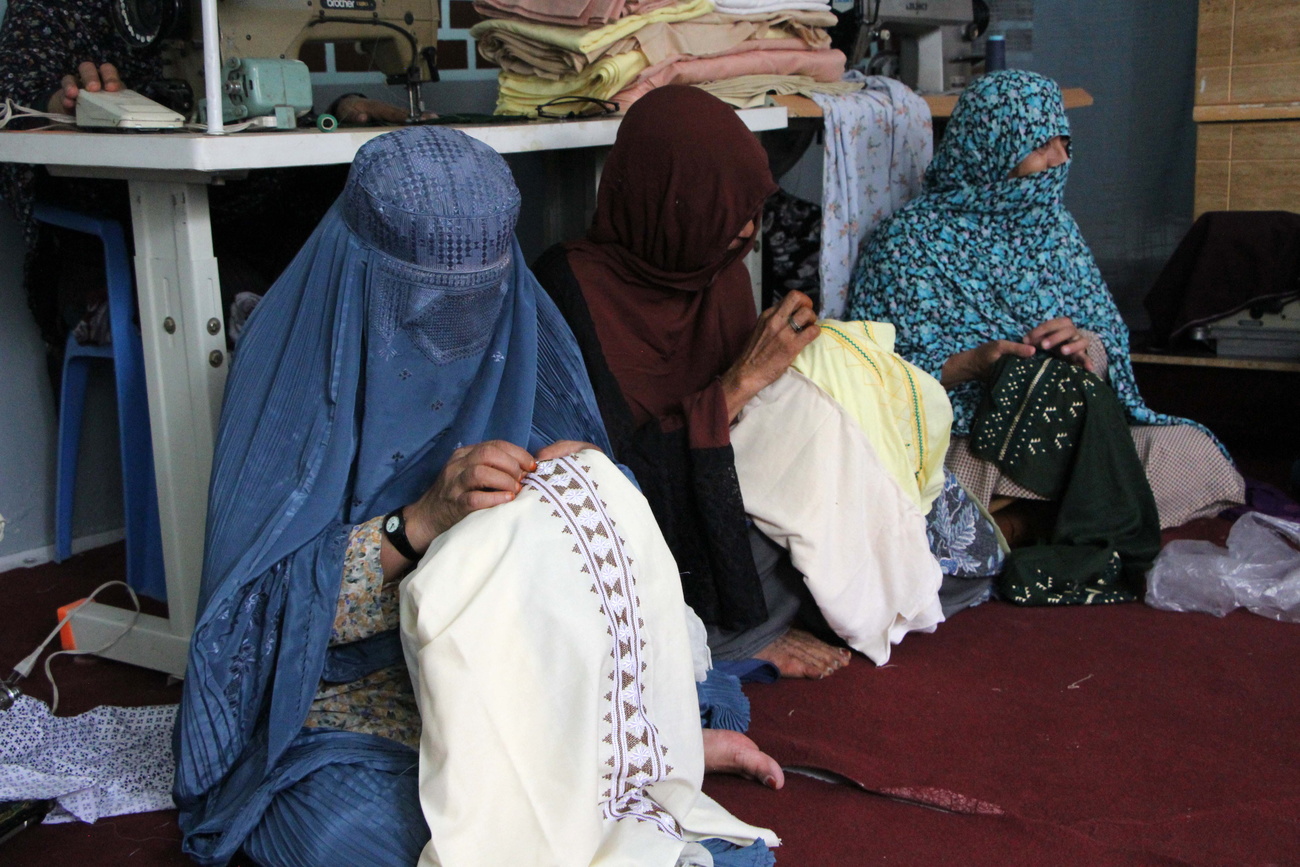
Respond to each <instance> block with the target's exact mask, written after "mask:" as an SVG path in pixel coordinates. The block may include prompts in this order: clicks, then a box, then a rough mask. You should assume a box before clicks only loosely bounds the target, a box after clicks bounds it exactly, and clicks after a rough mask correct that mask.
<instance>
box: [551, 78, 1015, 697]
mask: <svg viewBox="0 0 1300 867" xmlns="http://www.w3.org/2000/svg"><path fill="white" fill-rule="evenodd" d="M775 189H776V183H775V181H774V180H773V179H772V175H771V172H770V170H769V168H768V162H767V156H766V154H765V153H764V151H763V148H762V146H761V145H760V144H759V142H758V140H757V138H756V137H755V136H754V134H753V133H751V132H750V131H749V130H748V129H746V127H745V125H744V123H743V121H741V120H740V119H739V118H738V117H737V116H736V113H735V111H733V110H732V109H731V108H730V107H729V106H727V105H725V104H724V103H723V102H721V101H720V100H718V99H716V98H715V97H713V96H711V95H709V94H707V93H705V92H703V91H701V90H699V89H697V88H693V87H686V86H679V85H669V86H666V87H662V88H659V89H657V90H654V91H652V92H651V93H649V94H648V95H646V96H645V97H644V98H642V99H640V100H638V101H637V102H636V104H634V105H633V106H632V108H631V109H629V111H628V113H627V116H626V117H625V118H624V120H623V123H622V125H621V126H620V128H619V131H618V137H617V140H616V141H615V144H614V147H613V149H612V150H611V152H610V154H609V158H608V160H607V161H606V163H605V167H604V170H603V172H602V175H601V180H600V190H599V193H598V197H597V204H596V213H595V216H594V218H593V220H592V225H591V229H590V230H589V232H588V233H587V235H586V237H584V238H581V239H578V240H575V241H572V242H569V243H566V244H561V245H557V246H555V247H552V248H551V249H550V250H548V251H547V252H545V253H543V254H542V257H541V258H540V259H539V260H538V261H537V263H536V264H535V265H534V270H535V271H536V273H537V276H538V279H539V280H540V281H541V283H542V285H543V286H545V287H546V290H547V291H548V292H549V293H550V294H551V296H552V297H553V298H554V299H555V300H556V303H557V305H558V306H559V308H560V310H561V312H562V313H563V314H564V316H565V318H566V320H567V321H568V322H569V324H570V326H571V327H572V328H573V330H574V333H575V335H576V336H577V338H578V342H579V345H580V346H581V347H582V355H583V360H584V361H585V362H586V365H587V370H588V373H589V375H590V376H591V379H592V382H593V385H594V386H595V389H596V395H597V400H598V403H599V405H600V409H601V413H602V416H603V418H604V420H605V426H606V428H607V429H608V430H609V432H610V437H611V440H612V442H613V447H614V456H615V458H616V459H617V460H619V461H620V462H622V463H625V464H627V465H628V466H629V467H631V468H632V470H633V472H634V473H635V474H636V476H637V479H638V481H639V482H640V483H641V487H642V490H643V491H644V492H645V494H646V496H647V498H648V499H649V500H650V502H651V504H652V506H653V507H654V510H655V515H656V517H657V518H658V519H659V522H660V526H661V527H662V528H663V530H664V535H665V537H666V538H667V539H668V543H669V545H670V546H671V547H672V549H673V553H674V555H675V556H676V558H677V561H678V565H679V567H680V569H681V572H682V578H681V580H682V584H683V587H684V588H685V591H686V598H687V600H688V601H689V602H690V603H691V604H692V606H693V607H695V609H696V610H697V611H698V612H699V614H700V616H701V617H702V618H704V620H705V622H706V624H708V626H709V646H710V648H711V649H712V651H713V653H714V656H715V658H717V659H721V660H724V661H728V662H734V663H737V664H739V663H740V662H741V661H742V660H746V659H748V658H754V659H760V660H766V661H769V662H771V663H774V664H775V665H776V667H777V668H778V670H779V671H780V672H781V674H782V675H783V676H786V677H808V678H821V677H825V676H827V675H829V674H832V673H834V672H835V671H837V670H838V669H840V668H841V667H843V666H844V665H846V664H848V662H849V660H850V655H849V654H848V653H846V652H845V651H844V649H843V648H842V647H841V646H836V645H839V644H841V642H842V643H845V644H848V645H849V646H850V647H852V648H853V649H855V650H859V651H861V652H862V653H863V654H864V655H866V656H868V657H869V658H871V659H872V660H873V661H875V662H876V663H878V664H883V663H884V662H885V661H886V660H887V659H888V655H889V648H890V645H891V643H896V642H897V641H899V640H901V639H902V637H903V635H904V634H905V633H907V632H909V631H912V630H925V629H930V628H933V626H934V625H935V624H936V623H937V622H938V621H940V620H942V619H943V616H942V614H940V613H939V608H940V600H939V598H938V594H939V588H940V584H941V582H942V574H941V571H940V568H939V565H938V564H937V563H936V558H934V557H932V556H931V550H930V549H929V548H927V538H926V534H927V524H926V511H927V509H928V508H929V504H930V503H931V502H933V495H934V493H935V491H937V489H938V488H940V487H942V486H943V483H944V476H943V468H942V454H943V448H944V442H946V435H947V434H946V427H945V426H944V424H943V421H942V420H943V418H944V414H945V413H946V412H947V400H946V398H945V397H944V394H943V390H942V388H940V387H939V385H938V384H937V383H931V384H932V386H933V388H932V389H929V390H926V391H925V395H926V396H931V395H937V397H936V399H937V402H938V405H937V406H933V407H931V405H930V404H928V403H924V401H925V399H926V398H925V397H919V396H918V400H917V401H916V402H915V403H913V402H911V401H910V400H909V401H908V405H907V407H906V412H907V413H908V414H909V417H912V416H911V415H910V414H913V413H914V414H915V416H921V415H925V414H926V413H927V412H928V413H929V417H930V418H932V419H934V420H935V421H936V422H937V425H936V427H938V428H941V429H942V430H940V431H939V432H938V433H937V434H936V436H935V439H934V440H930V439H929V434H930V432H929V430H928V429H927V430H926V431H924V432H918V433H916V434H914V435H913V436H912V438H911V439H912V442H918V441H920V440H925V441H926V444H927V445H935V446H937V448H936V449H935V450H934V451H935V452H937V455H936V454H933V453H931V452H930V451H929V450H928V449H927V450H926V459H936V458H937V459H936V460H935V462H934V463H933V464H927V465H926V468H925V470H924V471H921V470H919V469H918V468H917V467H911V468H910V469H909V470H908V471H907V473H906V475H907V476H908V477H909V478H908V479H905V480H904V481H903V482H902V483H897V482H896V477H895V476H894V475H893V474H892V473H890V472H888V471H887V470H886V469H885V467H884V466H883V461H880V460H877V457H878V455H879V454H881V452H880V451H879V450H878V449H876V448H874V447H873V444H872V443H868V442H867V437H866V435H864V433H863V432H862V431H858V430H855V422H854V421H853V420H851V419H850V420H848V421H847V422H846V421H845V418H846V414H845V413H844V411H843V407H842V406H840V405H838V404H837V401H836V400H835V399H832V397H831V396H830V394H829V392H828V391H825V390H823V389H822V388H821V387H819V385H820V384H819V383H817V382H814V381H813V380H812V379H811V378H810V377H808V376H804V375H803V374H802V373H800V372H799V371H798V370H797V369H794V366H795V362H796V359H802V358H804V357H806V356H807V355H809V354H811V353H815V352H817V351H824V352H835V351H836V350H835V349H834V347H839V346H842V345H847V344H850V343H852V342H853V336H852V335H851V334H850V333H849V332H850V330H851V329H852V328H855V327H856V328H858V329H859V331H858V333H859V336H862V337H863V339H864V340H865V339H866V338H865V333H864V332H865V329H864V328H863V324H862V323H834V326H836V328H835V329H834V331H838V332H839V334H836V333H833V332H828V331H826V330H825V329H821V328H819V325H818V324H817V315H816V312H815V311H814V310H813V307H812V302H811V301H810V299H809V298H808V296H806V295H804V294H803V293H801V292H790V293H789V294H787V295H786V296H785V298H784V299H782V300H781V302H780V303H779V304H778V305H774V306H773V307H771V308H769V309H767V310H765V311H763V312H762V313H761V314H758V313H757V312H756V311H755V308H754V300H753V293H752V286H751V281H750V276H749V271H748V269H747V267H746V264H745V261H744V256H745V254H746V253H747V252H748V251H749V250H750V249H751V248H752V247H753V244H754V235H755V226H756V223H757V220H758V219H759V215H760V212H761V210H762V208H763V204H764V201H765V200H766V199H767V197H768V196H769V195H771V193H772V192H773V191H774V190H775ZM839 325H845V326H846V327H845V328H843V329H840V328H838V327H837V326H839ZM819 334H822V335H824V336H822V337H819ZM840 334H843V335H844V343H843V344H842V343H841V342H840ZM814 341H816V344H814ZM847 354H849V355H850V356H851V360H852V363H853V364H867V363H868V362H861V361H860V356H857V355H853V354H852V353H847ZM887 356H892V353H888V352H886V351H881V360H882V362H884V363H891V362H892V361H895V360H896V361H897V364H898V365H902V364H903V362H901V360H897V359H896V357H894V359H890V358H888V357H887ZM800 363H802V361H801V362H800ZM871 363H874V358H873V360H872V362H871ZM922 377H924V378H925V379H929V377H928V376H925V375H924V374H922ZM849 378H851V377H846V379H849ZM884 378H885V377H884V376H882V377H881V379H884ZM858 379H859V380H860V379H861V377H858ZM911 379H913V380H914V379H915V378H911ZM899 380H900V382H901V383H902V384H901V385H900V387H899V388H897V389H892V390H891V389H882V392H886V391H892V392H893V393H895V394H903V393H908V394H909V397H911V396H916V393H915V392H909V391H908V389H909V385H910V384H911V383H910V382H908V380H909V374H908V373H906V372H902V371H900V376H899ZM891 381H892V380H891ZM923 407H924V408H923ZM931 410H932V411H931ZM883 414H884V413H881V415H883ZM891 417H892V415H891ZM930 470H935V471H937V476H935V475H933V474H931V473H930V472H929V471H930ZM914 471H915V475H914ZM917 476H923V477H925V478H926V479H927V481H928V480H929V479H931V478H933V479H934V480H935V491H931V496H930V498H929V499H928V500H926V501H921V502H918V500H920V497H919V496H914V497H913V498H911V499H909V498H908V497H907V496H906V489H905V487H904V486H905V485H906V484H911V485H912V493H913V494H914V495H916V494H917V482H916V478H917ZM841 485H842V486H843V487H836V486H841ZM868 490H869V491H871V492H872V493H871V494H870V495H867V496H865V498H864V497H863V492H865V491H868ZM796 504H813V505H810V506H809V508H808V509H807V510H806V511H803V512H799V509H798V506H797V505H796ZM971 508H972V510H974V506H973V504H972V506H971ZM818 510H820V511H818ZM981 526H982V527H986V528H987V531H988V538H989V540H990V541H991V542H992V540H993V537H994V533H993V530H992V527H991V525H990V524H989V523H988V522H987V521H984V522H983V524H982V525H981V524H980V523H979V522H976V521H972V522H971V524H970V527H971V530H972V532H971V533H970V536H971V537H972V541H973V537H975V536H976V535H978V533H977V532H976V531H977V528H980V527H981ZM868 540H869V541H868ZM859 545H860V547H859ZM993 547H994V548H996V544H994V545H993ZM822 555H825V556H822Z"/></svg>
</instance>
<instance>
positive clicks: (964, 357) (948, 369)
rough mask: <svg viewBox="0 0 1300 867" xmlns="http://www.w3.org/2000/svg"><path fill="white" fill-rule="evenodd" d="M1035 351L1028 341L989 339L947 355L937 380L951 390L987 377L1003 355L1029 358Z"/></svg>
mask: <svg viewBox="0 0 1300 867" xmlns="http://www.w3.org/2000/svg"><path fill="white" fill-rule="evenodd" d="M1035 352H1037V350H1036V349H1034V347H1033V346H1031V345H1029V344H1028V343H1021V342H1019V341H1016V340H990V341H989V342H988V343H981V344H980V345H979V346H976V347H975V348H973V349H967V350H966V351H964V352H958V353H956V354H954V355H950V356H948V360H947V361H945V362H944V363H943V369H942V370H941V371H940V373H939V382H940V383H941V384H942V385H943V387H944V388H946V389H948V390H949V391H951V390H952V389H954V388H956V387H957V386H959V385H961V384H962V383H964V382H971V381H975V380H980V381H983V380H986V379H988V378H989V376H990V375H991V374H992V372H993V365H995V364H997V363H998V361H999V360H1001V358H1002V356H1004V355H1018V356H1020V357H1021V358H1031V357H1033V355H1034V353H1035Z"/></svg>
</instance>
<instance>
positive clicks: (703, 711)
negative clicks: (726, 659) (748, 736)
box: [695, 668, 749, 732]
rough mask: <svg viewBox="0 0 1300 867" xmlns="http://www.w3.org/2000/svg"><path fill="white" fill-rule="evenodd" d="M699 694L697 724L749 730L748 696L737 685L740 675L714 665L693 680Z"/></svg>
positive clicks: (706, 726) (715, 727) (712, 727)
mask: <svg viewBox="0 0 1300 867" xmlns="http://www.w3.org/2000/svg"><path fill="white" fill-rule="evenodd" d="M695 692H696V693H697V694H698V695H699V697H700V725H701V726H702V727H704V728H706V729H729V730H731V731H733V732H744V731H748V730H749V699H748V698H746V697H745V693H744V692H743V691H742V690H741V688H740V678H739V677H736V676H735V675H733V674H727V673H725V672H722V671H719V670H718V669H716V668H710V669H709V674H708V677H706V678H705V679H704V681H702V682H698V683H696V684H695Z"/></svg>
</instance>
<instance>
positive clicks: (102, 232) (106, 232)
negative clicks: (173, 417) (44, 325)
mask: <svg viewBox="0 0 1300 867" xmlns="http://www.w3.org/2000/svg"><path fill="white" fill-rule="evenodd" d="M34 216H35V217H36V219H37V220H40V221H41V222H42V223H49V224H50V225H52V226H61V227H62V228H64V229H70V230H72V231H74V232H83V233H85V234H87V235H94V236H96V237H98V238H99V240H100V241H101V242H102V243H103V245H104V272H105V274H106V275H107V278H108V321H109V329H110V331H111V332H112V335H113V345H112V346H82V345H81V344H79V343H77V340H76V338H75V337H73V336H72V335H71V334H69V335H68V343H67V347H66V351H65V354H64V358H63V387H62V390H61V393H60V395H59V457H58V471H57V475H58V481H57V493H56V499H57V503H56V511H55V520H54V559H55V560H56V561H59V562H62V561H63V560H64V559H65V558H67V557H70V556H72V503H73V493H74V492H75V490H76V483H77V450H78V447H79V445H80V443H81V417H82V412H83V410H84V409H85V402H86V379H87V376H88V375H89V373H90V366H91V365H92V364H98V363H102V362H109V363H111V364H112V365H113V377H114V379H115V380H116V384H117V423H118V440H119V442H120V445H121V457H122V501H123V506H124V507H125V512H126V576H127V583H128V584H130V585H131V587H133V588H134V589H135V591H136V592H137V593H139V594H141V595H143V596H150V597H153V598H154V599H166V598H167V583H166V579H165V572H164V569H163V557H162V532H161V530H160V529H159V526H158V491H157V488H156V486H155V482H154V469H153V440H152V437H151V436H150V431H149V399H148V394H147V392H146V389H145V380H144V348H143V346H142V345H141V343H140V333H139V331H137V330H136V327H135V282H134V279H133V277H132V272H131V261H130V259H129V258H128V256H127V252H126V239H125V236H124V235H123V234H122V226H121V225H120V224H119V223H118V222H117V221H115V220H109V219H106V218H102V217H92V216H90V215H88V214H81V213H78V212H76V211H70V210H68V209H66V208H60V207H56V206H53V205H48V204H44V203H38V204H37V205H36V208H35V210H34Z"/></svg>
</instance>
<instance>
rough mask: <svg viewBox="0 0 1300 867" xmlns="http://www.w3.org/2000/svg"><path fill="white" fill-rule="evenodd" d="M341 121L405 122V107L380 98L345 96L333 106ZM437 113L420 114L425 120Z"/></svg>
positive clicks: (430, 118)
mask: <svg viewBox="0 0 1300 867" xmlns="http://www.w3.org/2000/svg"><path fill="white" fill-rule="evenodd" d="M335 111H337V112H338V118H339V121H340V122H341V123H370V122H372V121H373V122H375V123H381V124H399V123H405V122H406V109H404V108H402V107H401V106H397V105H393V104H392V103H391V102H384V101H383V100H382V99H370V98H369V97H366V96H345V97H343V98H342V99H340V100H339V101H338V105H337V106H335ZM437 116H438V115H436V114H434V113H433V112H431V111H426V112H425V113H424V114H422V115H420V117H421V118H423V119H425V120H432V119H433V118H435V117H437Z"/></svg>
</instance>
